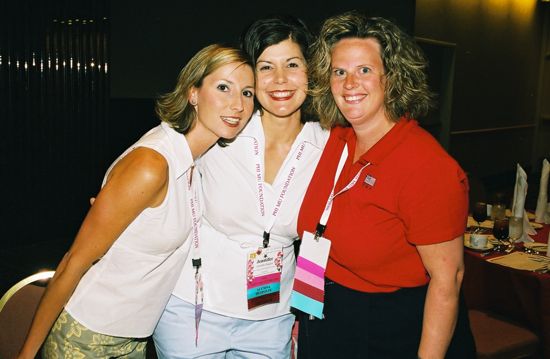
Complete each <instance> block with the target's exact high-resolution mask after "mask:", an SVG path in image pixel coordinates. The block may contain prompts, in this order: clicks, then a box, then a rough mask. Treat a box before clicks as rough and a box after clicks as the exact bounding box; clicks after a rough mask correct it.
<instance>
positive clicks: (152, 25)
mask: <svg viewBox="0 0 550 359" xmlns="http://www.w3.org/2000/svg"><path fill="white" fill-rule="evenodd" d="M351 9H357V10H364V11H366V12H368V13H371V14H373V15H383V16H386V17H389V18H392V19H394V20H395V21H397V22H398V23H400V24H401V25H402V26H403V27H404V28H405V29H407V30H408V31H409V32H412V30H413V26H414V11H415V1H414V0H341V1H330V2H325V3H324V4H321V3H319V2H314V1H305V0H302V1H301V0H279V1H270V2H265V1H244V0H232V1H224V2H222V1H219V2H216V1H211V0H206V1H193V2H188V1H169V0H160V1H156V2H154V5H153V3H152V2H150V1H129V0H126V1H124V0H120V1H112V2H111V29H112V32H111V96H112V97H113V98H121V97H122V98H154V97H156V95H157V94H158V93H159V92H165V91H168V90H170V89H171V87H172V86H173V85H174V83H175V80H176V76H177V74H178V72H179V70H180V68H181V67H182V66H183V65H184V64H185V62H187V60H188V59H189V58H190V57H191V56H192V55H193V54H194V53H195V52H196V51H198V50H199V49H200V48H202V47H204V46H206V45H208V44H210V43H213V42H222V43H229V44H236V43H237V41H238V37H239V35H240V33H241V31H242V29H243V28H244V27H245V26H246V25H247V24H248V23H250V22H252V21H253V20H254V19H256V18H258V17H261V16H265V15H268V14H272V13H289V14H292V15H295V16H298V17H300V18H302V19H303V20H304V21H305V22H306V23H307V24H308V25H309V26H310V27H311V28H312V30H316V29H317V28H318V27H319V25H320V23H321V21H322V20H323V19H324V18H326V17H328V16H330V15H333V14H336V13H339V12H342V11H345V10H351Z"/></svg>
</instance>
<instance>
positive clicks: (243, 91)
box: [189, 62, 254, 139]
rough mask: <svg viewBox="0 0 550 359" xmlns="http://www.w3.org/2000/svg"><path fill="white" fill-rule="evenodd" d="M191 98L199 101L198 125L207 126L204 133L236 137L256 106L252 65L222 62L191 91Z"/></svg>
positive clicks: (200, 126) (197, 108)
mask: <svg viewBox="0 0 550 359" xmlns="http://www.w3.org/2000/svg"><path fill="white" fill-rule="evenodd" d="M189 102H190V103H196V105H195V109H196V110H197V124H196V126H197V128H202V130H206V133H205V134H203V136H208V135H212V136H213V137H216V139H217V138H220V137H221V138H226V139H231V138H233V137H235V136H236V135H237V134H238V133H239V132H240V131H241V130H242V129H243V127H244V125H245V124H246V123H247V122H248V120H249V119H250V117H251V116H252V111H253V110H254V73H253V71H252V68H251V67H250V66H248V65H246V64H242V63H240V62H239V63H236V62H235V63H229V64H226V65H223V66H221V67H220V68H218V69H217V70H216V71H214V72H212V73H211V74H210V75H208V76H206V77H205V78H204V79H203V82H202V86H201V87H200V88H193V89H192V90H191V91H190V95H189Z"/></svg>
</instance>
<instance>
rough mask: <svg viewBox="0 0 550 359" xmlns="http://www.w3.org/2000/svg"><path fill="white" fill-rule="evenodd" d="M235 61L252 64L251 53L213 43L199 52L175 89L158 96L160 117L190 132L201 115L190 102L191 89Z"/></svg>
mask: <svg viewBox="0 0 550 359" xmlns="http://www.w3.org/2000/svg"><path fill="white" fill-rule="evenodd" d="M231 63H241V64H246V65H248V66H250V67H251V68H252V62H251V61H250V58H249V57H248V55H246V53H244V52H243V51H242V50H240V49H237V48H234V47H228V46H223V45H220V44H213V45H209V46H206V47H205V48H203V49H202V50H200V51H199V52H197V53H196V54H195V56H193V57H192V58H191V60H189V62H188V63H187V64H186V65H185V66H184V68H183V69H182V70H181V71H180V74H179V76H178V81H177V83H176V87H175V89H174V90H173V91H172V92H169V93H167V94H164V95H161V96H160V97H159V99H158V100H157V103H156V107H155V112H156V113H157V116H158V117H159V118H160V120H161V121H164V122H166V123H168V124H170V126H171V127H172V128H173V129H174V130H176V131H178V132H179V133H182V134H186V133H188V132H189V131H190V130H191V129H192V128H193V126H194V125H195V119H196V117H197V113H196V111H195V108H194V107H193V106H192V105H190V104H189V92H190V90H191V89H192V88H193V87H196V88H199V87H201V86H202V82H203V80H204V78H205V77H206V76H208V75H210V74H211V73H212V72H214V71H216V70H217V69H219V68H220V67H222V66H224V65H227V64H231ZM220 144H223V143H220Z"/></svg>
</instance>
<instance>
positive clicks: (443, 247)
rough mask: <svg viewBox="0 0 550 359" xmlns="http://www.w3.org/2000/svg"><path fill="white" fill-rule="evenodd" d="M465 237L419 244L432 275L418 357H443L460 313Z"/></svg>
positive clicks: (421, 254) (421, 255)
mask: <svg viewBox="0 0 550 359" xmlns="http://www.w3.org/2000/svg"><path fill="white" fill-rule="evenodd" d="M462 246H463V239H462V236H460V237H457V238H455V239H453V240H451V241H448V242H443V243H437V244H431V245H422V246H417V249H418V253H419V254H420V257H421V258H422V261H423V263H424V266H425V267H426V270H427V271H428V274H429V275H430V283H429V285H428V293H427V295H426V302H425V304H424V322H423V325H422V338H421V340H420V347H419V348H418V357H419V358H422V359H443V358H444V357H445V353H446V351H447V348H448V346H449V343H450V342H451V338H452V336H453V332H454V329H455V326H456V320H457V315H458V297H459V292H460V286H461V284H462V277H463V275H464V261H463V247H462Z"/></svg>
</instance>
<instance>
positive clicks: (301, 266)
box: [290, 232, 330, 319]
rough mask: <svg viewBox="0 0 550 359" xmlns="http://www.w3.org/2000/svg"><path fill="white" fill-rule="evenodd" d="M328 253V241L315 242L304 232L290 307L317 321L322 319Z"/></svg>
mask: <svg viewBox="0 0 550 359" xmlns="http://www.w3.org/2000/svg"><path fill="white" fill-rule="evenodd" d="M329 251H330V240H328V239H326V238H324V237H319V238H318V240H316V239H315V238H314V236H313V234H312V233H309V232H304V235H303V238H302V244H301V245H300V256H299V257H298V260H297V263H296V274H295V276H294V286H293V288H292V294H291V297H290V305H291V306H292V307H294V308H296V309H299V310H301V311H302V312H305V313H308V314H310V315H313V316H315V317H317V318H319V319H322V318H323V305H324V300H325V269H326V267H327V261H328V254H329Z"/></svg>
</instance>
